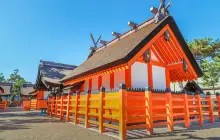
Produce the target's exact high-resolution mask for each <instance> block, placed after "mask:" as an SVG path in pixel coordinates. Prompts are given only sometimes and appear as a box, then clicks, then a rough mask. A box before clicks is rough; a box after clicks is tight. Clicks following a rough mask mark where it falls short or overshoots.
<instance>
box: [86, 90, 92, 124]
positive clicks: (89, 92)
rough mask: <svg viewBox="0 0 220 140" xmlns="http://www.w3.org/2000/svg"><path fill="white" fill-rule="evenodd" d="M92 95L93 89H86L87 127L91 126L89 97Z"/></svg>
mask: <svg viewBox="0 0 220 140" xmlns="http://www.w3.org/2000/svg"><path fill="white" fill-rule="evenodd" d="M90 96H91V90H89V89H88V90H87V91H86V110H85V128H89V122H88V121H89V102H90V101H89V99H90Z"/></svg>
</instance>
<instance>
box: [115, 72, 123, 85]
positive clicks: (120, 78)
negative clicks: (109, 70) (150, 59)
mask: <svg viewBox="0 0 220 140" xmlns="http://www.w3.org/2000/svg"><path fill="white" fill-rule="evenodd" d="M122 82H123V83H125V71H124V70H122V71H117V72H115V73H114V87H115V88H118V87H119V86H120V84H121V83H122Z"/></svg>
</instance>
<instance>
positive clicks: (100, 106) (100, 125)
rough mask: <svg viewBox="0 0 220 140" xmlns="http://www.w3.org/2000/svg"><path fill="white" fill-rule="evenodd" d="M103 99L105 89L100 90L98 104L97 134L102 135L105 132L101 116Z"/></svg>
mask: <svg viewBox="0 0 220 140" xmlns="http://www.w3.org/2000/svg"><path fill="white" fill-rule="evenodd" d="M104 98H105V88H104V87H101V88H100V104H99V132H100V133H103V132H104V131H105V129H104V126H103V122H104V121H103V114H104V108H103V106H104Z"/></svg>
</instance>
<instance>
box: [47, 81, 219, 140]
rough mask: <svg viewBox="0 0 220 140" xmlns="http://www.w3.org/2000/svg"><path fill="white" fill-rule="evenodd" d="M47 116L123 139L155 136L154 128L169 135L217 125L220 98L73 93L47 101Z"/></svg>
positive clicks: (131, 92) (154, 92)
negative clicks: (179, 127)
mask: <svg viewBox="0 0 220 140" xmlns="http://www.w3.org/2000/svg"><path fill="white" fill-rule="evenodd" d="M48 115H49V116H51V117H57V118H60V120H65V121H67V122H69V121H71V122H73V123H74V124H75V125H77V124H82V125H84V126H85V128H91V127H97V128H98V129H99V132H100V133H103V132H105V131H106V130H107V129H115V130H118V132H119V138H120V139H126V132H127V131H128V130H134V129H140V128H142V129H146V130H147V132H149V133H150V134H153V128H155V127H158V126H167V128H168V130H169V131H173V130H174V125H176V124H184V126H185V127H186V128H189V127H190V124H191V123H192V122H198V123H199V125H201V126H202V125H203V122H204V120H209V121H210V122H211V123H214V120H215V118H218V119H220V96H219V94H217V95H216V97H215V98H214V99H213V98H212V97H211V95H210V94H207V95H206V96H205V97H201V96H200V93H199V92H196V94H195V95H188V94H187V93H186V92H181V93H175V94H174V93H171V91H170V90H169V89H167V90H164V91H159V90H151V88H150V87H148V88H145V89H137V88H136V89H134V88H133V89H132V88H131V89H126V87H125V85H124V84H122V85H121V86H120V89H116V90H110V91H107V90H105V88H101V89H100V91H90V90H88V91H87V92H83V93H79V92H77V93H74V94H73V95H68V94H65V95H62V96H56V97H49V98H48Z"/></svg>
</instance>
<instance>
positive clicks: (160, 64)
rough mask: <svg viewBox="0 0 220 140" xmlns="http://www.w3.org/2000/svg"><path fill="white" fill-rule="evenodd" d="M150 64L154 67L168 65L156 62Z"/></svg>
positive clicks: (152, 61)
mask: <svg viewBox="0 0 220 140" xmlns="http://www.w3.org/2000/svg"><path fill="white" fill-rule="evenodd" d="M150 63H151V64H152V65H154V66H159V67H166V64H164V63H161V62H157V61H154V60H151V62H150Z"/></svg>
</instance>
